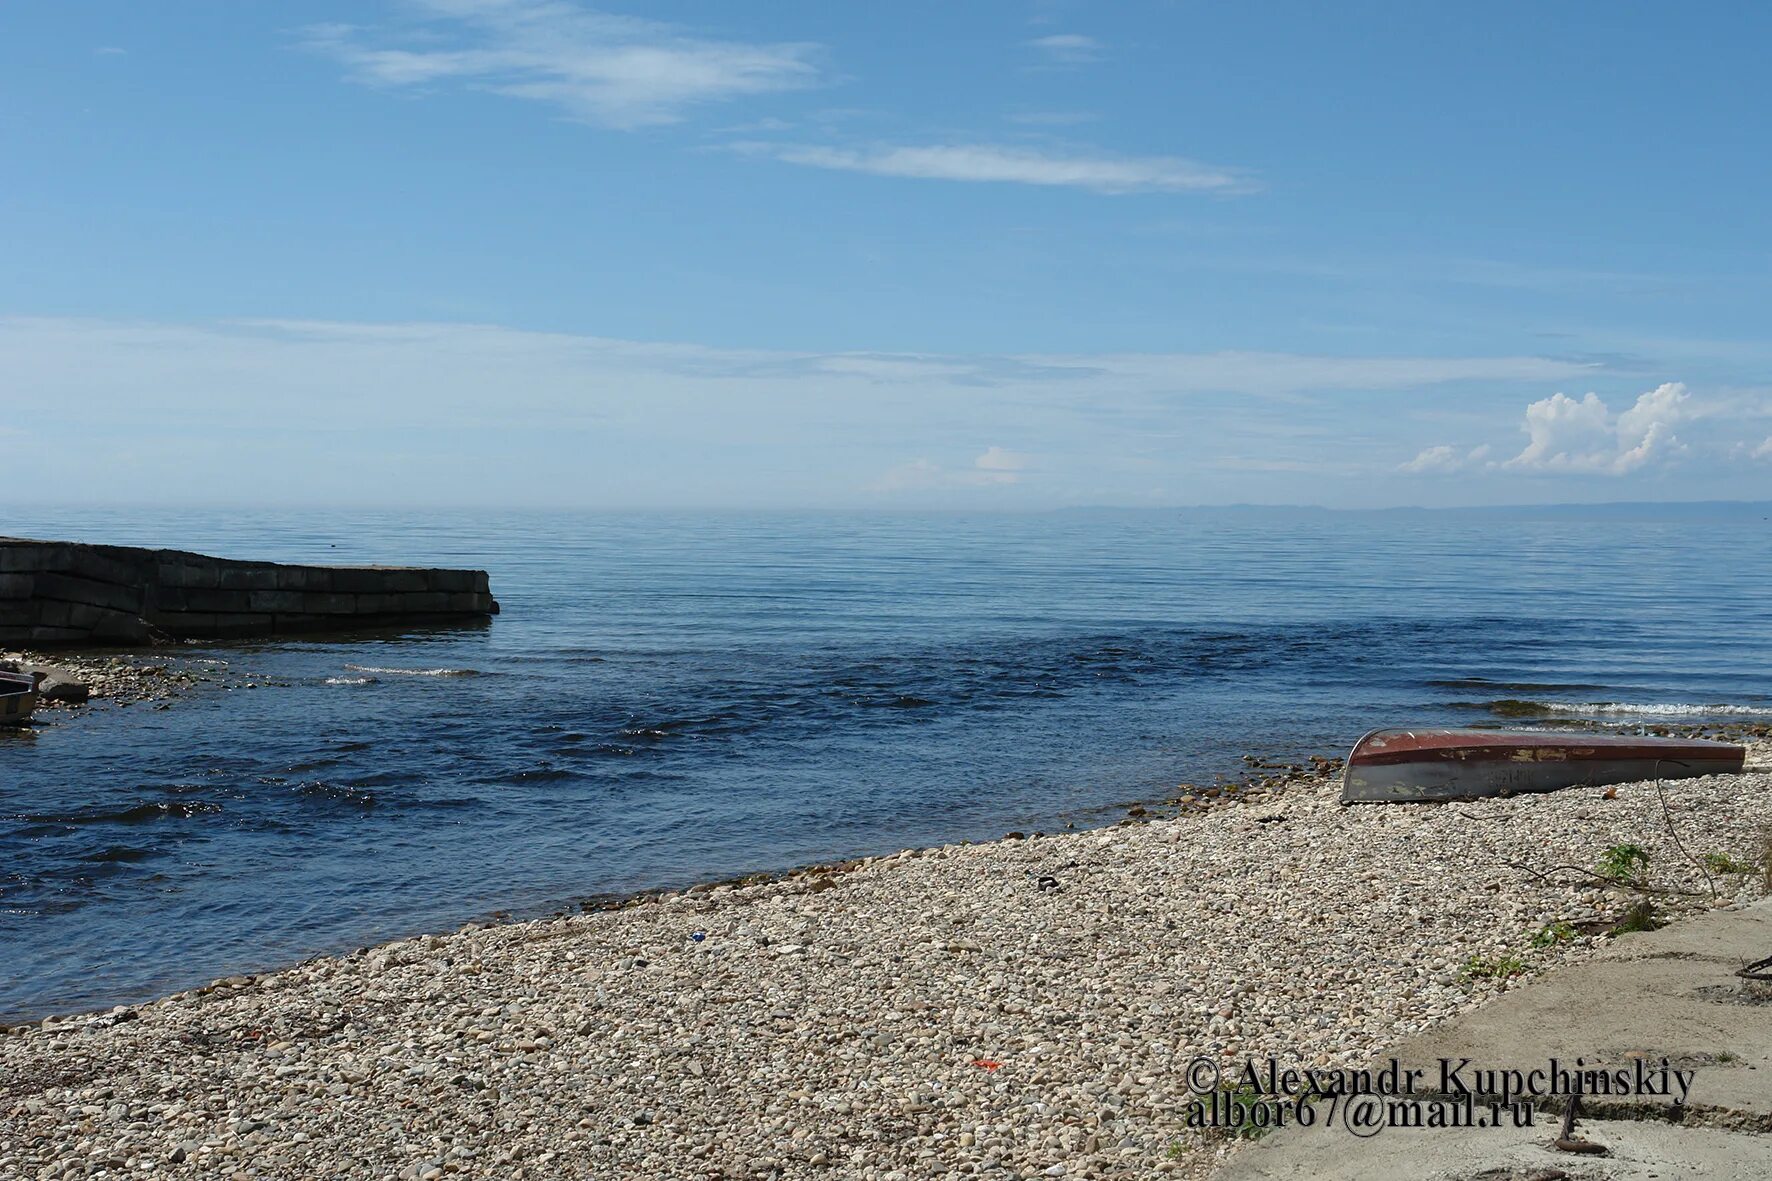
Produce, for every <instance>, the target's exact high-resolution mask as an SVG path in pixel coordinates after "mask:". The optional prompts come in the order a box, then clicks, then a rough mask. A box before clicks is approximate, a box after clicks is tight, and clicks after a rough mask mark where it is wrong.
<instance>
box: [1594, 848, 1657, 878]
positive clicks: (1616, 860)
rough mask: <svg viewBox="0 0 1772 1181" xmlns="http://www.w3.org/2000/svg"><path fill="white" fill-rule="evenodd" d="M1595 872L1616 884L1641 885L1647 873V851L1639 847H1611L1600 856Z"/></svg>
mask: <svg viewBox="0 0 1772 1181" xmlns="http://www.w3.org/2000/svg"><path fill="white" fill-rule="evenodd" d="M1595 872H1597V873H1598V874H1599V876H1601V877H1603V878H1610V879H1612V880H1613V881H1616V882H1626V883H1629V884H1631V885H1641V884H1642V882H1643V878H1644V876H1645V875H1646V874H1648V872H1649V850H1647V849H1645V848H1643V846H1641V845H1613V846H1612V847H1611V848H1610V849H1607V850H1606V851H1605V852H1604V853H1601V854H1600V862H1599V865H1598V866H1596V867H1595Z"/></svg>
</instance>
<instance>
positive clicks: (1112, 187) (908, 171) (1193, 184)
mask: <svg viewBox="0 0 1772 1181" xmlns="http://www.w3.org/2000/svg"><path fill="white" fill-rule="evenodd" d="M732 147H733V149H734V150H736V151H740V152H745V153H747V154H751V155H761V156H769V157H771V158H773V159H776V160H781V161H783V162H785V163H788V164H802V165H805V166H807V167H810V168H830V169H835V170H837V171H840V172H865V173H871V174H872V175H874V176H902V177H915V178H919V179H923V180H955V181H972V182H994V183H999V184H1024V185H1047V186H1053V187H1059V188H1075V189H1087V190H1089V191H1091V192H1096V193H1107V194H1111V195H1120V194H1125V193H1151V192H1159V193H1217V194H1221V195H1231V194H1237V193H1249V192H1254V191H1255V190H1256V189H1257V188H1259V186H1258V185H1257V184H1256V183H1255V182H1254V181H1253V180H1252V179H1250V178H1249V177H1248V176H1247V175H1245V174H1243V173H1241V172H1238V171H1236V170H1234V169H1229V168H1221V167H1218V166H1216V165H1212V164H1202V163H1199V162H1198V161H1195V160H1188V159H1184V158H1183V157H1180V156H1108V155H1101V154H1092V153H1082V152H1067V151H1061V150H1056V149H1053V150H1043V149H1036V148H1024V147H1008V146H1003V145H997V144H945V145H935V146H927V147H912V146H901V145H890V144H882V145H876V146H873V147H867V148H843V147H827V146H820V145H813V144H784V143H754V142H750V143H738V144H734V145H732Z"/></svg>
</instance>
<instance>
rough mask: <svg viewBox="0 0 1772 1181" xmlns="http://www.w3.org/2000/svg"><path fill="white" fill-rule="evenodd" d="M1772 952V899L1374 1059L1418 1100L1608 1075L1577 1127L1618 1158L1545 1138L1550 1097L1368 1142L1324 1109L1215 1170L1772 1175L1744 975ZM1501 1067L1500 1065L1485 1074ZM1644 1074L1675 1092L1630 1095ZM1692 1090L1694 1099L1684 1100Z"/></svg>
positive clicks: (1757, 1031) (1765, 1075) (1771, 1037)
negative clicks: (1502, 1115)
mask: <svg viewBox="0 0 1772 1181" xmlns="http://www.w3.org/2000/svg"><path fill="white" fill-rule="evenodd" d="M1768 955H1772V899H1768V900H1763V901H1761V902H1758V903H1755V904H1754V905H1752V906H1750V907H1745V908H1741V909H1736V910H1727V911H1715V912H1712V913H1711V914H1708V915H1703V916H1700V917H1698V918H1695V919H1689V920H1686V921H1684V922H1681V923H1677V924H1675V925H1674V926H1672V927H1668V928H1665V929H1664V930H1661V931H1654V932H1647V933H1643V934H1637V935H1628V936H1624V937H1621V938H1620V939H1619V940H1618V941H1617V942H1616V943H1614V944H1612V945H1610V946H1609V947H1607V948H1606V949H1605V951H1604V952H1603V953H1602V954H1601V955H1600V957H1599V958H1597V959H1595V960H1592V961H1589V962H1587V963H1583V964H1577V965H1574V966H1572V967H1569V968H1565V969H1562V970H1560V971H1557V972H1553V973H1551V974H1549V975H1547V976H1545V977H1544V978H1542V979H1540V980H1537V981H1534V982H1533V983H1531V984H1528V985H1525V986H1524V987H1521V988H1518V989H1516V990H1514V991H1512V992H1510V993H1507V994H1506V995H1504V996H1503V997H1501V998H1500V999H1498V1000H1496V1001H1495V1002H1494V1003H1493V1004H1490V1005H1487V1006H1485V1007H1483V1008H1481V1009H1478V1010H1476V1011H1474V1012H1471V1013H1467V1014H1465V1015H1463V1016H1461V1017H1459V1018H1457V1019H1455V1020H1453V1021H1450V1022H1447V1023H1446V1024H1445V1025H1443V1026H1441V1027H1440V1028H1438V1029H1435V1030H1432V1031H1430V1032H1428V1033H1426V1034H1423V1035H1421V1036H1418V1037H1414V1038H1410V1039H1408V1040H1407V1041H1404V1042H1402V1043H1401V1044H1399V1045H1397V1046H1396V1047H1394V1048H1393V1049H1392V1050H1390V1051H1387V1052H1385V1053H1383V1054H1380V1055H1379V1056H1378V1058H1377V1062H1376V1064H1378V1065H1385V1064H1388V1063H1389V1062H1390V1060H1391V1059H1393V1058H1394V1059H1396V1060H1397V1061H1399V1062H1400V1063H1401V1064H1402V1065H1403V1067H1404V1068H1406V1069H1413V1070H1418V1071H1420V1072H1421V1074H1420V1075H1419V1076H1418V1077H1419V1078H1420V1080H1421V1082H1420V1086H1419V1087H1418V1091H1417V1093H1418V1095H1422V1096H1434V1095H1440V1094H1451V1095H1456V1094H1459V1087H1460V1086H1466V1087H1469V1088H1470V1089H1471V1091H1472V1092H1473V1093H1475V1094H1478V1095H1483V1094H1495V1093H1497V1092H1498V1090H1501V1089H1506V1088H1507V1087H1509V1086H1515V1087H1518V1086H1519V1085H1520V1079H1522V1078H1526V1077H1527V1076H1528V1072H1532V1071H1537V1072H1540V1073H1539V1074H1538V1075H1537V1076H1536V1078H1535V1080H1532V1081H1529V1082H1528V1084H1527V1085H1528V1086H1532V1085H1536V1087H1537V1088H1538V1089H1539V1092H1540V1096H1541V1097H1542V1091H1543V1089H1545V1081H1546V1080H1548V1079H1553V1078H1555V1077H1556V1076H1555V1075H1554V1074H1553V1073H1552V1072H1553V1070H1554V1068H1555V1066H1561V1067H1562V1068H1563V1069H1564V1070H1565V1071H1569V1070H1576V1071H1585V1070H1595V1071H1599V1072H1603V1073H1604V1075H1605V1076H1606V1077H1604V1078H1602V1077H1599V1076H1589V1077H1588V1078H1587V1079H1585V1080H1584V1082H1583V1084H1582V1086H1583V1091H1584V1097H1583V1099H1582V1103H1581V1112H1582V1119H1581V1122H1580V1124H1579V1125H1578V1128H1577V1135H1578V1136H1579V1137H1580V1138H1582V1139H1586V1140H1590V1141H1594V1142H1596V1143H1599V1144H1603V1145H1606V1146H1608V1147H1609V1148H1610V1149H1611V1155H1610V1156H1609V1157H1605V1158H1597V1157H1584V1156H1579V1155H1573V1154H1569V1153H1563V1152H1557V1151H1554V1150H1553V1149H1552V1148H1551V1147H1550V1143H1551V1141H1552V1140H1553V1139H1555V1137H1556V1134H1557V1130H1558V1125H1559V1123H1560V1118H1561V1117H1560V1115H1559V1114H1557V1113H1559V1112H1560V1111H1561V1110H1562V1101H1561V1098H1560V1097H1552V1098H1550V1099H1549V1100H1548V1101H1547V1102H1541V1103H1538V1104H1537V1105H1536V1106H1537V1110H1536V1113H1535V1126H1533V1127H1530V1128H1516V1127H1514V1126H1512V1121H1511V1119H1510V1120H1507V1121H1504V1122H1505V1123H1506V1125H1507V1126H1504V1127H1465V1128H1446V1129H1429V1130H1423V1129H1419V1128H1407V1127H1387V1128H1385V1129H1383V1130H1382V1131H1381V1132H1379V1133H1378V1134H1375V1135H1372V1136H1371V1137H1370V1138H1368V1139H1360V1138H1357V1137H1355V1136H1351V1135H1349V1134H1348V1133H1347V1132H1346V1131H1345V1130H1342V1129H1341V1128H1332V1127H1326V1126H1324V1124H1326V1123H1327V1122H1328V1121H1327V1120H1322V1121H1319V1123H1318V1126H1316V1127H1310V1128H1301V1127H1287V1128H1285V1129H1283V1130H1281V1131H1277V1132H1274V1133H1272V1134H1271V1135H1269V1136H1267V1137H1265V1138H1263V1139H1262V1140H1261V1141H1259V1142H1257V1143H1256V1144H1254V1145H1251V1146H1250V1147H1248V1148H1247V1149H1245V1150H1243V1151H1242V1152H1239V1153H1238V1154H1237V1155H1236V1156H1234V1157H1233V1158H1232V1159H1231V1161H1230V1162H1228V1163H1227V1165H1226V1167H1225V1168H1224V1169H1223V1170H1221V1171H1220V1173H1219V1177H1220V1178H1222V1179H1223V1181H1257V1179H1267V1178H1280V1177H1350V1178H1351V1177H1423V1178H1428V1177H1431V1178H1452V1177H1458V1178H1473V1179H1474V1178H1479V1177H1481V1178H1485V1179H1487V1178H1495V1179H1496V1181H1500V1179H1501V1178H1507V1177H1515V1176H1517V1177H1527V1176H1533V1175H1535V1170H1536V1171H1542V1170H1562V1173H1561V1174H1555V1173H1545V1174H1543V1175H1544V1176H1546V1177H1551V1176H1557V1175H1566V1176H1569V1177H1667V1178H1673V1177H1687V1176H1704V1177H1754V1178H1772V1135H1768V1133H1772V985H1768V984H1756V983H1752V982H1748V981H1744V980H1742V979H1740V978H1739V977H1737V976H1736V975H1735V971H1736V969H1738V968H1740V967H1742V966H1744V965H1745V964H1747V963H1749V962H1750V961H1753V960H1758V959H1760V958H1762V957H1764V956H1768ZM1467 1061H1468V1065H1461V1064H1464V1063H1466V1062H1467ZM1491 1070H1493V1071H1496V1072H1498V1073H1496V1074H1493V1075H1490V1074H1484V1073H1481V1072H1486V1071H1491ZM1448 1071H1450V1073H1448ZM1619 1071H1623V1072H1626V1073H1625V1074H1624V1075H1622V1076H1621V1075H1618V1074H1616V1073H1615V1072H1619ZM1504 1072H1518V1074H1517V1075H1510V1074H1508V1073H1504ZM1644 1082H1648V1083H1649V1085H1650V1086H1651V1087H1656V1086H1657V1084H1664V1085H1665V1091H1664V1092H1662V1093H1654V1094H1640V1093H1621V1092H1623V1091H1632V1090H1635V1088H1637V1087H1638V1086H1639V1085H1640V1084H1642V1083H1644ZM1620 1083H1622V1084H1623V1086H1622V1087H1620ZM1566 1087H1567V1083H1566V1082H1565V1084H1564V1088H1565V1089H1566ZM1552 1089H1554V1084H1553V1087H1552ZM1606 1091H1610V1092H1612V1093H1603V1092H1606ZM1682 1094H1684V1103H1683V1104H1681V1103H1677V1102H1675V1099H1676V1098H1677V1097H1679V1096H1680V1095H1682ZM1485 1122H1487V1121H1485ZM1486 1170H1499V1171H1498V1172H1488V1171H1486Z"/></svg>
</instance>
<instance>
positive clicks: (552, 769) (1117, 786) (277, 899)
mask: <svg viewBox="0 0 1772 1181" xmlns="http://www.w3.org/2000/svg"><path fill="white" fill-rule="evenodd" d="M9 516H10V519H8V520H6V521H4V522H0V532H7V533H13V534H19V535H25V536H39V537H56V538H64V539H77V540H84V541H106V542H115V543H122V544H149V545H157V546H168V547H176V548H185V549H194V550H200V551H204V552H209V553H215V554H220V555H224V556H232V557H251V558H266V559H278V560H287V561H319V562H337V563H352V562H410V563H422V564H440V565H462V566H474V567H483V568H485V569H487V570H489V571H490V572H491V576H492V588H493V592H494V594H495V595H497V597H498V598H499V600H500V601H501V602H502V604H503V606H504V613H503V614H502V615H500V616H499V617H498V618H497V620H496V621H495V622H494V623H493V624H492V625H491V626H490V627H488V628H484V629H468V630H457V631H447V632H431V633H425V634H415V635H411V636H405V637H399V638H389V637H381V638H376V639H369V640H363V641H359V642H348V643H345V642H335V641H323V642H296V641H291V642H278V643H269V644H252V645H231V646H216V647H187V648H184V649H181V650H180V655H181V656H186V657H201V658H208V659H215V660H221V661H225V662H226V663H227V666H228V671H227V683H228V684H231V685H233V686H235V687H232V688H223V687H220V686H209V687H200V688H198V689H197V690H195V691H194V692H192V693H191V694H189V695H188V696H185V697H183V698H181V699H179V700H178V701H177V702H176V704H174V705H173V706H172V707H171V708H169V709H164V710H162V709H155V708H153V707H152V706H147V705H136V706H131V707H128V708H117V707H115V706H110V705H105V704H97V705H94V706H91V707H88V708H87V709H86V710H84V711H80V712H48V713H45V714H44V715H43V716H41V718H40V720H39V723H38V724H37V725H36V726H35V727H34V729H33V730H31V731H30V732H28V733H23V734H12V735H4V734H0V1018H5V1017H8V1016H11V1017H15V1018H16V1017H24V1016H32V1015H36V1016H41V1015H42V1014H44V1013H47V1012H66V1011H69V1010H72V1009H79V1008H90V1007H95V1006H98V1005H103V1004H113V1003H119V1002H122V1001H126V1000H134V999H140V998H143V997H146V996H150V995H153V994H155V993H159V992H164V991H168V990H172V989H176V988H180V987H188V986H190V985H192V984H195V983H200V982H203V981H207V980H209V979H212V978H214V977H216V976H219V975H224V974H229V973H233V972H239V971H249V970H253V969H262V968H268V967H276V966H279V965H283V964H287V963H290V962H293V961H296V960H299V959H301V958H304V957H306V956H308V955H311V954H314V953H318V952H323V951H336V950H341V949H348V948H351V947H356V946H361V945H365V944H369V943H372V942H376V941H380V940H384V939H388V938H393V937H396V936H400V935H404V934H411V933H414V932H417V931H422V930H426V929H436V928H442V927H446V926H451V925H454V924H457V923H460V922H463V921H466V920H468V919H471V918H476V917H482V916H485V915H487V914H488V913H490V912H494V911H500V910H508V911H512V912H516V913H537V912H546V911H548V910H550V909H554V908H558V907H564V906H570V905H572V904H573V901H574V900H575V899H578V898H581V897H584V896H587V895H591V894H597V893H603V892H611V891H624V890H632V889H637V888H644V887H651V886H659V885H674V884H683V883H687V882H690V881H694V880H699V879H706V878H712V877H720V876H728V875H733V874H737V873H742V872H746V871H750V870H757V869H771V868H783V867H787V866H791V865H795V864H801V863H805V862H810V861H817V860H831V859H836V858H843V857H850V856H856V855H861V854H867V853H875V852H881V851H887V850H892V849H896V848H900V847H903V846H907V845H918V844H927V843H932V842H938V841H953V840H960V839H968V838H988V837H994V836H1000V835H1002V833H1003V832H1005V831H1006V830H1009V829H1024V830H1035V829H1045V830H1051V829H1054V828H1058V827H1062V826H1063V825H1064V824H1066V823H1067V822H1068V823H1073V824H1076V825H1078V826H1082V825H1085V824H1094V823H1103V822H1106V821H1108V820H1112V819H1115V818H1117V817H1118V816H1119V815H1120V810H1119V809H1117V808H1113V807H1111V805H1114V804H1116V803H1119V802H1123V801H1127V800H1132V799H1137V798H1141V797H1143V798H1149V797H1151V796H1154V795H1157V794H1158V793H1163V792H1167V791H1169V790H1170V789H1172V788H1173V787H1174V786H1175V785H1176V784H1177V783H1180V782H1183V781H1197V780H1205V781H1208V782H1209V781H1211V780H1212V778H1213V777H1214V776H1215V775H1216V774H1219V773H1230V772H1234V771H1236V770H1237V769H1238V762H1237V759H1238V756H1240V755H1242V754H1244V753H1246V752H1249V753H1263V754H1275V755H1282V756H1292V757H1298V756H1302V755H1304V754H1308V753H1315V752H1321V753H1332V752H1340V751H1343V750H1345V748H1347V747H1348V746H1349V745H1351V743H1352V742H1353V740H1354V739H1355V738H1356V737H1357V736H1358V735H1359V734H1360V733H1361V732H1362V731H1364V730H1366V729H1368V728H1370V727H1372V726H1375V725H1381V724H1397V723H1404V722H1422V723H1436V722H1437V723H1447V722H1454V723H1471V722H1477V721H1490V722H1493V721H1496V720H1497V717H1496V714H1495V713H1494V712H1492V709H1491V704H1492V703H1494V702H1496V701H1500V700H1504V699H1531V700H1535V701H1538V702H1541V703H1545V704H1546V705H1550V706H1555V707H1557V708H1558V709H1559V710H1561V711H1563V712H1564V713H1566V714H1567V715H1568V716H1572V717H1581V716H1592V717H1603V718H1605V719H1607V720H1610V721H1615V722H1618V721H1631V720H1654V719H1658V718H1670V719H1673V720H1692V719H1693V718H1700V717H1706V716H1721V717H1735V718H1751V717H1756V716H1760V715H1765V716H1767V717H1772V683H1769V680H1768V676H1767V671H1766V670H1767V669H1768V668H1769V667H1772V608H1769V606H1768V604H1769V600H1768V597H1767V595H1766V594H1765V585H1766V578H1767V575H1768V574H1769V573H1772V527H1769V526H1768V524H1767V523H1766V522H1765V521H1764V520H1762V519H1759V518H1757V517H1754V518H1746V517H1739V518H1737V519H1733V520H1725V521H1716V522H1693V521H1679V520H1675V521H1648V522H1643V521H1620V520H1535V519H1518V520H1510V519H1493V518H1492V519H1476V518H1465V517H1460V516H1456V515H1424V516H1403V517H1394V516H1371V515H1356V514H1349V515H1306V514H1300V515H1296V516H1287V515H1284V514H1265V513H1254V514H1241V513H1204V514H1202V513H1193V514H1189V513H1183V512H1162V513H1159V512H1140V513H1111V512H1099V513H1097V512H1076V513H1056V514H1049V515H1035V516H1009V515H997V516H987V515H979V516H967V515H935V514H931V515H918V516H859V515H858V516H840V515H827V516H786V515H778V516H770V515H757V516H746V515H737V514H731V515H722V514H712V515H710V514H694V515H690V514H682V515H678V514H665V513H657V514H645V515H625V516H600V515H568V514H541V513H514V512H513V513H485V512H470V513H462V514H454V515H451V514H442V513H424V514H419V513H408V514H403V513H361V512H350V511H329V512H325V513H321V512H307V513H269V512H260V513H254V512H235V511H219V510H203V511H199V510H186V511H179V512H172V511H167V512H154V513H148V512H133V511H121V510H118V511H101V510H97V509H81V510H71V509H70V510H54V511H51V510H45V509H38V510H15V511H14V512H12V513H11V514H9ZM248 682H250V683H253V684H256V685H258V686H259V687H257V688H252V689H248V688H245V687H244V686H245V684H246V683H248Z"/></svg>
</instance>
